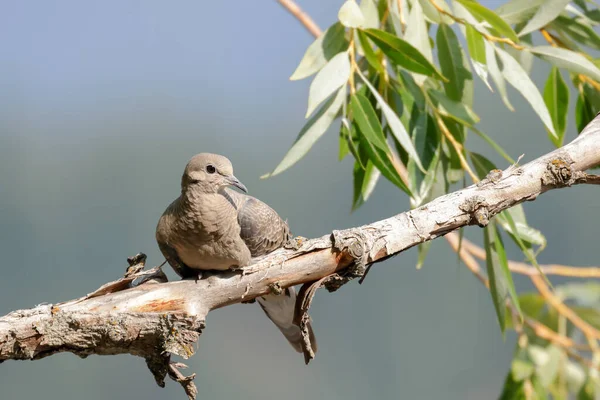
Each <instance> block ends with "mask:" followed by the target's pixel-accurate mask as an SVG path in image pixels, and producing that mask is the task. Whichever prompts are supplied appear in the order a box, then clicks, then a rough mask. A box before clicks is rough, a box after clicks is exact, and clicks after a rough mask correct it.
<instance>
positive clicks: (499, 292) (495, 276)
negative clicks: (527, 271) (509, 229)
mask: <svg viewBox="0 0 600 400" xmlns="http://www.w3.org/2000/svg"><path fill="white" fill-rule="evenodd" d="M483 238H484V244H485V253H486V266H487V272H488V277H489V280H490V292H491V294H492V300H493V302H494V307H495V308H496V314H497V316H498V322H499V324H500V329H501V331H502V332H503V333H504V330H505V326H506V325H505V323H506V301H507V300H508V298H509V297H510V299H511V300H512V303H513V305H514V306H515V308H516V309H517V311H518V312H519V314H520V315H521V317H522V314H521V308H520V306H519V298H518V297H517V293H516V291H515V285H514V283H513V281H512V276H511V274H510V270H509V269H508V261H507V259H506V252H505V250H504V243H502V239H501V238H500V232H499V231H498V229H497V228H496V226H495V224H494V223H493V222H491V223H490V224H489V225H488V226H487V227H485V228H484V230H483Z"/></svg>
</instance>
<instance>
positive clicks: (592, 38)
mask: <svg viewBox="0 0 600 400" xmlns="http://www.w3.org/2000/svg"><path fill="white" fill-rule="evenodd" d="M585 18H587V17H585ZM588 21H591V20H589V19H583V18H570V17H564V16H562V15H559V16H558V18H556V19H555V20H554V21H553V22H552V23H551V24H550V27H551V28H553V29H555V30H557V31H559V32H561V33H563V34H564V35H567V36H569V37H570V38H571V39H573V40H575V41H576V42H577V43H580V44H582V45H584V46H588V47H591V48H593V49H594V50H600V35H598V33H597V32H596V30H595V29H594V28H593V26H592V25H591V24H595V23H594V22H593V21H591V22H588Z"/></svg>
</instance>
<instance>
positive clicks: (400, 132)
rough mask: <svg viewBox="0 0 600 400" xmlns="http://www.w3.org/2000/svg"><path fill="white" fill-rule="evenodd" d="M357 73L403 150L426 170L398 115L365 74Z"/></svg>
mask: <svg viewBox="0 0 600 400" xmlns="http://www.w3.org/2000/svg"><path fill="white" fill-rule="evenodd" d="M357 73H358V75H359V76H360V78H361V79H362V80H363V82H364V83H365V85H367V87H368V88H369V89H370V90H371V93H372V94H373V96H374V97H375V99H376V100H377V103H378V104H379V107H381V112H382V113H383V115H384V117H385V120H386V121H387V124H388V125H389V127H390V129H391V130H392V133H393V134H394V137H395V138H396V140H397V141H398V142H399V143H400V144H401V145H402V148H404V150H406V152H407V153H408V155H409V156H410V157H411V158H412V159H413V160H414V161H415V163H416V164H417V166H418V167H419V169H421V170H422V171H423V170H424V169H423V165H422V164H421V160H420V158H419V155H418V153H417V151H416V149H415V147H414V145H413V142H412V141H411V139H410V136H409V135H408V133H407V132H406V129H405V128H404V125H402V122H401V121H400V118H398V115H396V113H395V112H394V110H392V108H391V107H390V106H389V105H388V104H387V102H386V101H385V100H384V99H383V97H381V95H380V94H379V92H378V91H377V89H375V88H374V87H373V85H372V84H371V82H369V80H368V79H367V78H366V77H365V76H364V75H363V74H361V73H360V71H357Z"/></svg>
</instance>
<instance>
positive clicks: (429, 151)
mask: <svg viewBox="0 0 600 400" xmlns="http://www.w3.org/2000/svg"><path fill="white" fill-rule="evenodd" d="M409 131H410V132H411V137H412V138H413V141H414V142H415V149H416V150H417V153H418V154H419V156H420V157H421V161H422V163H423V166H425V168H427V172H426V173H422V172H421V171H419V170H417V166H416V164H415V162H414V161H413V160H412V159H409V160H408V163H407V165H406V169H407V171H408V174H409V177H410V180H409V187H410V189H411V191H412V192H413V197H412V198H411V203H410V204H411V207H412V208H415V207H418V206H420V205H422V204H423V203H424V202H425V201H426V199H427V198H428V197H429V193H430V191H431V188H432V187H433V184H434V182H435V178H436V169H437V164H438V162H439V159H440V153H441V143H440V139H441V134H440V132H439V130H438V129H437V125H436V123H435V121H434V120H433V118H432V117H431V115H429V113H428V112H426V111H422V110H420V109H418V108H417V107H415V108H413V110H412V113H411V116H410V126H409Z"/></svg>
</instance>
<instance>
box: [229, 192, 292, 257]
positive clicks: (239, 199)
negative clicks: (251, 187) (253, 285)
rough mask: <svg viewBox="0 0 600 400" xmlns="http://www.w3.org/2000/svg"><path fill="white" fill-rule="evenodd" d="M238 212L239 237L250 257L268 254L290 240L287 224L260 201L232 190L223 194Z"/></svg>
mask: <svg viewBox="0 0 600 400" xmlns="http://www.w3.org/2000/svg"><path fill="white" fill-rule="evenodd" d="M224 194H225V195H226V196H228V197H229V198H230V201H231V202H232V203H233V204H234V205H235V207H236V208H237V211H238V223H239V224H240V227H241V232H240V236H241V237H242V239H243V240H244V242H245V243H246V246H248V249H250V253H251V254H252V257H258V256H262V255H265V254H268V253H270V252H272V251H274V250H276V249H278V248H280V247H281V246H283V245H284V244H285V242H287V241H288V240H289V238H290V229H289V227H288V224H287V222H285V221H284V220H282V219H281V217H280V216H279V215H278V214H277V213H276V212H275V210H273V209H272V208H271V207H269V206H268V205H266V204H265V203H263V202H262V201H260V200H258V199H256V198H254V197H252V196H248V195H245V194H242V193H239V192H236V191H233V190H229V189H226V191H225V192H224Z"/></svg>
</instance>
